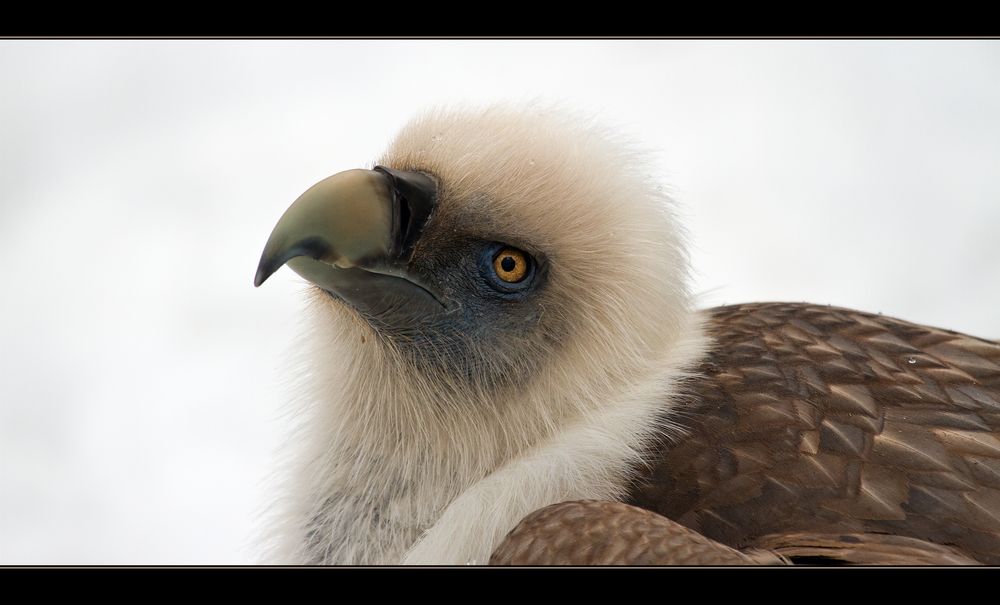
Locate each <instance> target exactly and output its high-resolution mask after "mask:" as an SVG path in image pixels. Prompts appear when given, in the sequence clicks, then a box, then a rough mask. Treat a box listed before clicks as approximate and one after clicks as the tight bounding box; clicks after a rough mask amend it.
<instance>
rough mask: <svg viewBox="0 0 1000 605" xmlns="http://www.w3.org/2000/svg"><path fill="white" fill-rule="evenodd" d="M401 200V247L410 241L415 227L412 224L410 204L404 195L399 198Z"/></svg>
mask: <svg viewBox="0 0 1000 605" xmlns="http://www.w3.org/2000/svg"><path fill="white" fill-rule="evenodd" d="M398 200H399V233H400V238H399V241H400V244H401V247H402V246H403V245H404V244H403V242H408V241H410V239H411V238H410V231H412V230H413V225H412V224H411V222H410V221H411V219H412V217H413V213H412V212H411V211H410V202H409V201H408V200H407V199H406V198H405V197H403V196H402V195H400V196H398Z"/></svg>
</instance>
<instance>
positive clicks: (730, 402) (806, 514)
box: [626, 303, 1000, 563]
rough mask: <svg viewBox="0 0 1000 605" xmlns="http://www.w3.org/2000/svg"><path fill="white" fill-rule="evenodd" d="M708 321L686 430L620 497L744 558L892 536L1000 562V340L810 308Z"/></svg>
mask: <svg viewBox="0 0 1000 605" xmlns="http://www.w3.org/2000/svg"><path fill="white" fill-rule="evenodd" d="M704 313H705V315H706V318H705V319H706V326H707V330H708V332H709V334H710V335H711V336H712V338H713V339H714V348H713V350H712V351H711V352H710V353H709V354H708V355H707V356H706V357H705V359H704V360H703V362H702V364H701V367H700V368H699V369H698V372H697V373H696V375H695V377H693V378H692V379H691V381H690V382H689V383H688V385H687V394H686V404H685V405H683V406H680V407H681V410H680V412H679V413H675V414H674V415H673V416H672V420H673V422H674V423H676V424H679V425H681V426H682V427H683V431H682V432H681V434H674V435H670V436H665V437H664V438H663V439H661V440H660V441H659V442H658V443H657V444H656V445H655V446H654V447H653V448H652V449H651V452H650V457H649V460H648V464H647V465H644V466H643V467H642V468H641V469H640V472H639V475H638V477H637V479H636V482H635V484H634V486H633V488H632V490H631V492H630V494H629V497H628V498H627V499H626V501H627V502H629V503H630V504H634V505H637V506H640V507H642V508H645V509H648V510H652V511H655V512H658V513H660V514H662V515H664V516H666V517H667V518H669V519H673V520H675V521H678V522H679V523H682V524H683V525H685V526H687V527H689V528H692V529H694V530H696V531H698V532H700V533H702V534H704V535H705V536H707V537H709V538H711V539H714V540H718V541H720V542H722V543H724V544H727V545H731V546H733V547H736V548H745V547H754V546H756V545H757V543H759V542H761V541H762V540H764V539H765V538H766V539H769V540H772V541H774V540H778V541H781V539H782V538H781V536H790V535H793V534H798V535H807V536H808V535H821V534H822V535H834V534H876V535H877V534H888V535H892V536H902V537H909V538H914V539H917V540H923V541H928V542H931V543H933V544H941V545H948V546H953V547H955V548H958V549H959V550H960V551H962V552H965V553H968V554H969V555H970V556H971V557H973V558H974V559H977V560H979V561H982V562H989V563H1000V344H998V343H996V342H992V341H988V340H984V339H980V338H975V337H972V336H968V335H964V334H960V333H957V332H953V331H949V330H944V329H938V328H933V327H929V326H923V325H918V324H914V323H910V322H906V321H902V320H899V319H894V318H891V317H886V316H882V315H876V314H870V313H864V312H860V311H854V310H850V309H843V308H838V307H830V306H823V305H813V304H804V303H754V304H741V305H732V306H726V307H718V308H714V309H710V310H707V311H705V312H704ZM769 536H770V537H769ZM774 536H778V538H775V537H774ZM765 541H766V540H765Z"/></svg>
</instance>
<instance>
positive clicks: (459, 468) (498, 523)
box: [269, 299, 708, 565]
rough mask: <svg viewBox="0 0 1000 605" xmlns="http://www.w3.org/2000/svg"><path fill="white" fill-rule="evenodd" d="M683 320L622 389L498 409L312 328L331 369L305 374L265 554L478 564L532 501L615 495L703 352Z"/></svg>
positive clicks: (317, 354) (359, 329) (333, 327)
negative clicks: (393, 370) (394, 369)
mask: <svg viewBox="0 0 1000 605" xmlns="http://www.w3.org/2000/svg"><path fill="white" fill-rule="evenodd" d="M313 302H314V304H320V305H327V306H329V305H330V304H331V303H330V302H329V301H319V300H318V299H317V300H314V301H313ZM319 315H324V314H323V313H320V314H319ZM342 318H343V316H342ZM324 319H329V318H328V317H325V318H324ZM678 319H679V320H680V321H679V322H678V323H677V330H676V332H675V334H676V336H675V338H674V339H672V341H670V342H668V343H664V344H665V345H666V346H665V347H664V349H663V350H662V354H661V355H657V356H655V357H653V358H650V359H649V361H648V363H646V364H644V367H642V368H641V369H639V370H638V371H636V372H635V373H633V374H632V375H631V376H630V377H629V378H628V379H627V380H625V382H624V383H620V384H617V385H616V384H612V383H611V382H609V381H608V380H607V377H603V378H601V379H600V380H598V381H596V382H593V383H589V384H588V383H586V382H585V381H582V382H581V381H578V382H577V384H576V385H574V386H570V385H568V384H565V383H563V384H555V383H550V384H549V385H547V387H548V388H542V389H541V390H538V389H535V390H532V389H530V388H529V389H527V391H528V395H526V396H525V398H524V400H521V401H516V402H511V403H510V405H506V406H497V405H496V402H492V401H485V400H477V399H479V398H478V397H473V398H470V399H467V400H458V399H460V398H457V397H455V396H454V395H455V392H454V391H453V392H452V395H451V396H448V395H446V394H442V393H443V392H445V391H447V389H445V390H444V391H442V389H441V388H440V385H437V388H435V385H433V384H429V383H421V382H420V380H418V379H416V378H415V377H412V376H411V377H404V376H402V375H385V374H379V373H376V372H373V371H371V369H370V368H373V367H383V368H384V367H385V366H384V365H379V364H384V363H385V362H386V359H385V358H384V353H380V352H379V347H378V346H376V345H375V343H371V342H367V343H365V344H364V345H362V346H360V347H355V346H352V347H347V346H346V345H345V343H348V342H350V343H354V344H356V343H357V342H358V340H359V339H360V340H361V342H364V337H363V334H364V333H365V332H364V329H363V326H361V325H360V324H359V323H358V322H356V321H355V322H353V323H352V322H351V321H340V322H330V321H325V322H324V321H321V322H319V324H318V325H317V329H318V330H319V332H317V331H311V333H310V336H309V341H310V342H313V343H317V344H318V348H317V347H315V346H314V347H312V348H308V349H307V350H305V351H304V354H305V356H306V357H307V358H308V359H309V363H311V364H315V363H316V360H317V359H322V360H325V363H326V364H329V365H330V367H322V368H316V367H313V368H312V369H311V370H310V371H309V372H308V373H307V376H306V378H307V380H306V384H307V385H308V386H307V388H306V390H305V392H304V396H303V397H302V398H301V403H302V404H304V409H302V410H300V411H299V413H298V418H299V419H300V421H301V424H300V426H299V429H298V432H297V433H296V436H295V437H294V438H293V440H292V441H293V444H294V445H295V446H296V447H295V448H294V450H295V451H293V452H292V458H291V460H289V461H288V462H289V464H290V465H291V466H292V467H293V468H294V469H295V471H296V473H295V474H294V475H293V476H291V477H290V478H289V479H288V481H287V484H286V485H285V488H284V489H283V490H282V491H283V493H284V494H285V499H284V501H283V502H281V503H279V505H278V508H279V510H278V511H276V512H277V514H276V519H277V522H276V523H273V524H272V530H273V532H272V535H271V536H270V542H271V543H270V544H269V551H270V552H269V559H270V561H271V562H274V563H280V564H355V565H357V564H362V565H363V564H399V563H404V564H437V565H441V564H484V563H487V562H488V560H489V557H490V554H491V553H492V551H493V549H494V548H495V547H496V546H497V545H498V544H499V542H500V541H501V540H502V539H503V538H504V536H505V535H506V534H507V533H508V532H509V531H510V530H511V529H513V528H514V526H515V525H517V523H518V522H519V521H520V520H521V519H522V518H523V517H525V516H526V515H528V514H529V513H531V512H533V511H535V510H537V509H539V508H542V507H544V506H547V505H549V504H554V503H557V502H562V501H567V500H578V499H605V500H606V499H618V498H621V497H622V496H623V495H624V493H625V490H626V487H627V485H628V481H629V478H630V476H629V474H630V472H631V469H633V468H635V467H636V466H637V465H638V464H640V463H641V457H642V454H643V452H644V446H645V445H646V444H647V443H649V441H650V440H651V439H653V438H655V437H658V436H659V435H661V434H662V433H663V432H664V431H670V430H672V429H673V425H672V423H671V422H670V417H671V415H670V413H669V412H670V411H671V410H672V409H676V407H677V406H678V405H683V394H682V393H683V389H682V386H683V384H682V383H683V380H684V379H685V378H686V377H687V376H688V375H689V373H690V372H691V370H692V369H693V367H694V366H695V365H696V364H697V362H698V361H699V360H700V359H701V358H702V356H703V355H704V354H705V352H706V350H707V348H708V339H707V338H706V336H705V335H704V333H703V330H702V325H701V319H700V317H699V315H698V314H697V313H695V312H688V313H685V314H682V316H681V317H680V318H678ZM359 350H360V351H361V353H360V354H359ZM351 355H353V358H350V357H349V358H345V356H351ZM337 360H341V363H339V364H338V363H337ZM577 380H578V379H577ZM414 382H416V383H417V384H412V383H414ZM543 382H544V381H543ZM402 385H405V386H402ZM563 392H566V393H567V394H568V395H567V396H566V397H556V396H552V395H546V393H563ZM435 397H436V399H434V398H435Z"/></svg>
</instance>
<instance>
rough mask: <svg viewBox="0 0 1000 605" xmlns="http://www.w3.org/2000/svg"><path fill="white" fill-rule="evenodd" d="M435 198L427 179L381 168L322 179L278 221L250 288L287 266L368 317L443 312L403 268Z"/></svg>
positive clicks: (414, 316)
mask: <svg viewBox="0 0 1000 605" xmlns="http://www.w3.org/2000/svg"><path fill="white" fill-rule="evenodd" d="M436 194H437V186H436V183H435V182H434V180H433V179H432V178H431V177H430V176H428V175H426V174H423V173H420V172H408V171H399V170H393V169H390V168H385V167H382V166H376V167H375V169H374V170H348V171H346V172H340V173H337V174H335V175H333V176H331V177H328V178H326V179H323V180H322V181H320V182H319V183H316V184H315V185H313V186H312V187H310V188H309V190H307V191H306V192H305V193H303V194H302V195H301V196H299V198H298V199H297V200H295V202H293V203H292V205H291V206H290V207H289V208H288V210H286V211H285V213H284V214H283V215H282V217H281V219H279V220H278V224H277V225H275V227H274V230H273V231H272V232H271V237H270V238H268V240H267V244H266V245H265V246H264V252H263V254H261V257H260V264H259V265H258V267H257V274H256V276H255V277H254V286H260V285H261V284H262V283H264V281H265V280H267V278H268V277H270V276H271V275H272V274H274V272H275V271H277V270H278V269H279V268H281V266H282V265H284V264H287V265H288V266H289V267H291V268H292V270H293V271H295V272H296V273H298V274H299V275H301V276H302V277H304V278H305V279H307V280H308V281H310V282H311V283H313V284H315V285H317V286H319V287H320V288H322V289H324V290H326V291H327V292H329V293H330V294H332V295H334V296H335V297H337V298H341V299H343V300H345V301H346V302H348V303H349V304H351V305H352V306H353V307H355V308H356V309H357V310H358V311H360V312H361V313H362V314H364V315H367V316H369V317H383V318H384V319H387V320H390V321H393V322H396V321H398V320H400V319H406V318H409V319H418V318H419V317H420V316H423V315H426V314H428V313H431V312H439V311H441V310H443V309H444V304H443V303H442V302H441V298H440V296H438V295H436V294H435V293H434V292H433V291H432V288H431V287H429V286H428V285H427V284H426V283H424V282H423V280H421V279H420V278H419V277H417V276H414V275H412V274H411V272H410V271H409V270H408V268H407V265H408V263H409V260H410V257H411V256H412V253H413V248H414V246H415V245H416V243H417V240H418V239H419V237H420V234H421V232H422V230H423V227H424V225H425V224H426V222H427V219H428V217H429V216H430V213H431V211H432V210H433V208H434V203H435V201H436ZM386 315H389V316H390V317H385V316H386Z"/></svg>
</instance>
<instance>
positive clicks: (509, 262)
mask: <svg viewBox="0 0 1000 605" xmlns="http://www.w3.org/2000/svg"><path fill="white" fill-rule="evenodd" d="M529 262H530V261H529V260H528V255H527V254H525V253H524V252H521V251H520V250H518V249H516V248H501V249H500V252H498V253H497V255H496V256H495V257H493V271H494V272H495V273H496V274H497V277H499V278H500V279H502V280H503V281H505V282H507V283H508V284H516V283H517V282H519V281H521V280H523V279H524V278H525V276H526V275H528V263H529Z"/></svg>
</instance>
